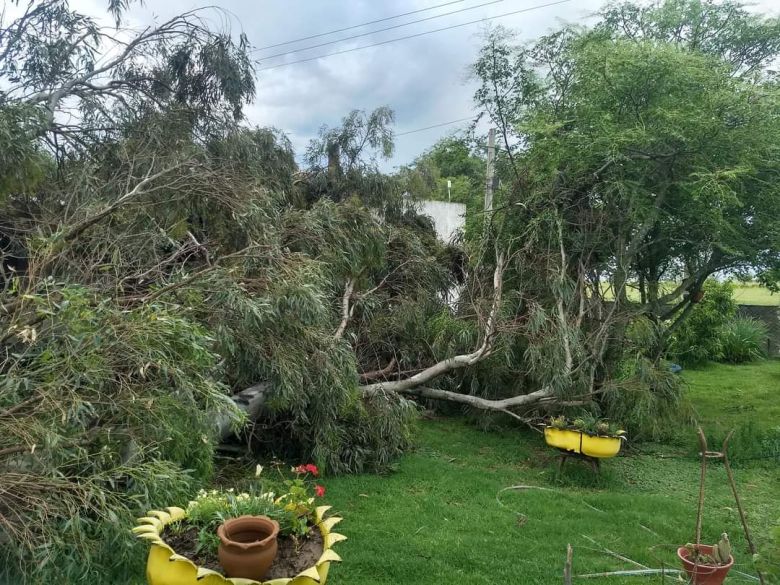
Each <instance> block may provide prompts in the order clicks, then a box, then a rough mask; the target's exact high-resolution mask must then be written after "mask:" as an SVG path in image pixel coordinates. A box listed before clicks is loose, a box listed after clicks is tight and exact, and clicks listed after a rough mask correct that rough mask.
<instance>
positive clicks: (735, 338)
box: [719, 317, 769, 364]
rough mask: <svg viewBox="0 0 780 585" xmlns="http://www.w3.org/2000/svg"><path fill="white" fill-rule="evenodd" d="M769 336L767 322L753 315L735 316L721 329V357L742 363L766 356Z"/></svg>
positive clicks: (735, 362)
mask: <svg viewBox="0 0 780 585" xmlns="http://www.w3.org/2000/svg"><path fill="white" fill-rule="evenodd" d="M768 337H769V330H768V328H767V326H766V324H765V323H763V322H761V321H759V320H757V319H754V318H752V317H735V318H734V319H732V320H731V321H729V322H728V323H726V324H725V325H724V326H723V327H722V328H721V330H720V334H719V338H720V345H721V359H723V360H724V361H727V362H731V363H734V364H741V363H745V362H752V361H755V360H757V359H760V358H762V357H765V356H766V342H767V338H768Z"/></svg>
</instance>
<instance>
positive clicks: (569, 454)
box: [558, 449, 601, 475]
mask: <svg viewBox="0 0 780 585" xmlns="http://www.w3.org/2000/svg"><path fill="white" fill-rule="evenodd" d="M558 451H560V453H561V454H560V455H559V457H558V475H560V474H561V472H562V471H563V464H564V463H566V460H567V459H569V458H572V459H577V460H579V461H584V462H586V463H588V464H589V465H590V468H591V469H592V470H593V472H594V473H596V474H600V473H601V460H600V459H599V458H598V457H591V456H589V455H583V454H582V453H576V452H574V451H567V450H566V449H558Z"/></svg>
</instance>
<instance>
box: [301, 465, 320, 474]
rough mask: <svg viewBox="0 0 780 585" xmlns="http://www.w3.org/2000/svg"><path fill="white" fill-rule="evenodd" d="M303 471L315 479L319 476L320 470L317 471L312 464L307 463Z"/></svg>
mask: <svg viewBox="0 0 780 585" xmlns="http://www.w3.org/2000/svg"><path fill="white" fill-rule="evenodd" d="M304 469H305V470H306V471H308V472H309V473H311V474H312V475H313V476H314V477H317V476H318V475H319V474H320V470H319V469H317V466H316V465H314V464H313V463H307V464H306V465H305V466H304Z"/></svg>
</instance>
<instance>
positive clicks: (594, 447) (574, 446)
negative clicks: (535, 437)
mask: <svg viewBox="0 0 780 585" xmlns="http://www.w3.org/2000/svg"><path fill="white" fill-rule="evenodd" d="M544 440H545V442H546V443H547V444H548V445H550V446H551V447H555V448H556V449H562V450H564V451H571V452H573V453H581V454H583V455H587V456H588V457H597V458H599V459H605V458H608V457H614V456H615V455H617V454H618V453H619V452H620V444H621V442H622V439H621V438H620V437H599V436H596V435H589V434H587V433H583V432H582V431H577V430H573V429H558V428H555V427H545V429H544Z"/></svg>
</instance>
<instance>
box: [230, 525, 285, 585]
mask: <svg viewBox="0 0 780 585" xmlns="http://www.w3.org/2000/svg"><path fill="white" fill-rule="evenodd" d="M278 534H279V523H278V522H277V521H276V520H271V519H270V518H269V517H268V516H239V517H238V518H231V519H230V520H226V521H225V522H224V523H223V524H222V525H220V527H219V528H217V536H219V564H220V565H222V568H223V569H225V574H226V575H227V576H228V577H243V578H245V579H255V580H257V581H260V580H261V579H262V578H263V577H264V576H265V574H266V573H267V572H268V569H270V568H271V563H273V562H274V559H275V558H276V550H277V547H278V545H277V542H276V536H277V535H278Z"/></svg>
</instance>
